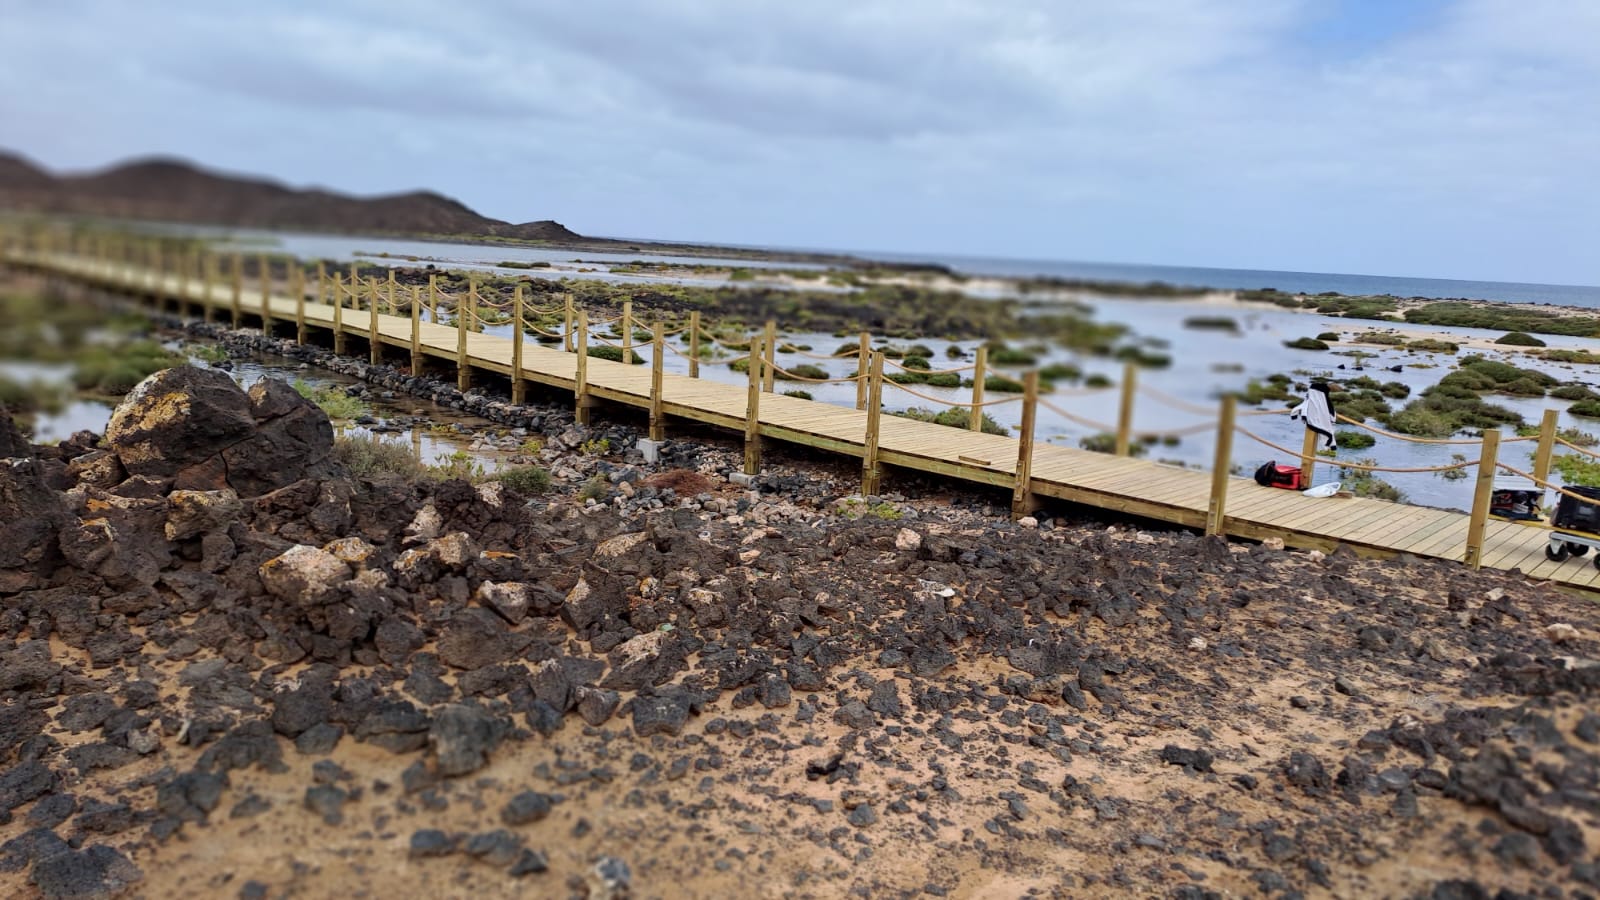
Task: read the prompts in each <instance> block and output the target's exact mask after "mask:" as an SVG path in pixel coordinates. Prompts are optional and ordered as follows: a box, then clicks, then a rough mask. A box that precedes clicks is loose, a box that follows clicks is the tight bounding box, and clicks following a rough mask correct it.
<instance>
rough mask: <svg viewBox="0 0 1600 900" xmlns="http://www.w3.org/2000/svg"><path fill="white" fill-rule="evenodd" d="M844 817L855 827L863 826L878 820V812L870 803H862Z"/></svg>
mask: <svg viewBox="0 0 1600 900" xmlns="http://www.w3.org/2000/svg"><path fill="white" fill-rule="evenodd" d="M845 818H846V819H848V820H849V822H850V824H851V825H854V826H855V827H857V828H865V827H867V826H868V825H871V824H873V823H875V822H877V821H878V813H877V811H876V810H874V809H873V808H872V804H870V803H863V804H861V805H860V806H857V807H856V808H855V809H852V810H850V814H849V815H847V816H845Z"/></svg>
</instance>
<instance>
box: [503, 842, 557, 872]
mask: <svg viewBox="0 0 1600 900" xmlns="http://www.w3.org/2000/svg"><path fill="white" fill-rule="evenodd" d="M549 868H550V857H548V856H546V855H545V854H544V853H543V852H542V851H539V850H526V849H525V850H523V851H522V855H521V856H519V857H517V861H516V862H515V863H512V865H511V868H510V869H509V870H507V874H509V875H510V876H511V877H512V878H521V877H523V876H524V875H537V874H539V873H540V872H544V871H546V870H548V869H549Z"/></svg>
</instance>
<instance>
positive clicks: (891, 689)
mask: <svg viewBox="0 0 1600 900" xmlns="http://www.w3.org/2000/svg"><path fill="white" fill-rule="evenodd" d="M867 709H870V710H872V711H873V712H875V713H877V714H878V715H880V716H884V717H886V718H890V719H898V718H900V716H901V714H902V712H903V710H902V708H901V706H900V688H899V686H898V685H896V684H895V683H894V681H892V680H888V681H880V682H878V683H877V684H875V685H873V686H872V693H871V694H870V695H868V697H867Z"/></svg>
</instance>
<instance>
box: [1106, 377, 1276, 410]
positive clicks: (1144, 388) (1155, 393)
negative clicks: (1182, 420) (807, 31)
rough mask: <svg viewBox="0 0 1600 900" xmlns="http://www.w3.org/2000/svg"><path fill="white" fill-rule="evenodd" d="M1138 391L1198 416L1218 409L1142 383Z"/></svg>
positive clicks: (1164, 403) (1161, 402) (1159, 401)
mask: <svg viewBox="0 0 1600 900" xmlns="http://www.w3.org/2000/svg"><path fill="white" fill-rule="evenodd" d="M1136 390H1137V391H1138V392H1139V393H1141V394H1144V395H1145V396H1146V397H1149V398H1150V399H1152V400H1154V401H1156V402H1157V403H1160V404H1163V405H1165V406H1170V407H1172V408H1173V409H1176V410H1181V411H1183V412H1188V413H1194V414H1195V415H1197V416H1209V415H1213V414H1214V413H1216V409H1214V408H1212V407H1209V406H1201V405H1200V404H1198V403H1190V402H1189V401H1188V400H1184V399H1182V398H1181V397H1174V396H1172V395H1171V394H1169V393H1167V392H1165V391H1161V390H1157V389H1156V388H1153V387H1151V386H1150V385H1148V384H1144V383H1142V382H1141V383H1140V384H1139V386H1138V387H1137V388H1136ZM1285 411H1287V410H1285Z"/></svg>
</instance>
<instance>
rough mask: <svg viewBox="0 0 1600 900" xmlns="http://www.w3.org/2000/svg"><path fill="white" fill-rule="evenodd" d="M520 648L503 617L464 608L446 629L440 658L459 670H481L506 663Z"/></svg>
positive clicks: (440, 648)
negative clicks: (508, 630)
mask: <svg viewBox="0 0 1600 900" xmlns="http://www.w3.org/2000/svg"><path fill="white" fill-rule="evenodd" d="M518 649H519V647H518V646H517V643H516V641H515V640H514V639H513V638H512V637H511V635H510V634H509V633H508V632H507V631H506V624H505V622H504V621H502V620H501V619H500V617H499V616H497V615H495V614H494V613H492V612H490V611H489V610H486V609H478V608H476V607H474V608H472V609H464V610H462V611H461V612H458V613H456V615H455V617H454V618H452V619H451V620H450V624H449V625H447V626H445V630H444V636H443V637H441V638H440V639H439V658H440V659H441V660H443V661H444V663H445V664H446V665H449V666H453V667H454V668H457V669H481V668H483V667H484V666H492V665H496V664H498V663H503V662H505V661H506V660H508V659H510V658H511V657H513V656H515V655H516V653H517V650H518Z"/></svg>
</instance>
